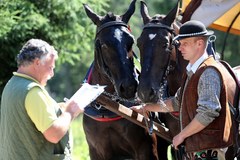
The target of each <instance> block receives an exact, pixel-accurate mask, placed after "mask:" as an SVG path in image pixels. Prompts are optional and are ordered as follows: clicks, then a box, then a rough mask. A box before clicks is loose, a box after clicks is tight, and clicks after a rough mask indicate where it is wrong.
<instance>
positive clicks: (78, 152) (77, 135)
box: [71, 115, 90, 160]
mask: <svg viewBox="0 0 240 160" xmlns="http://www.w3.org/2000/svg"><path fill="white" fill-rule="evenodd" d="M71 130H72V134H73V160H90V157H89V152H88V145H87V141H86V138H85V133H84V130H83V126H82V115H80V116H79V117H78V118H77V119H75V120H74V121H73V122H72V124H71Z"/></svg>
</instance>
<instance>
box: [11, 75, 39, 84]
mask: <svg viewBox="0 0 240 160" xmlns="http://www.w3.org/2000/svg"><path fill="white" fill-rule="evenodd" d="M13 75H14V76H18V77H23V78H26V79H30V80H32V81H34V82H36V83H38V84H39V82H38V81H37V80H36V79H34V78H33V77H31V76H29V75H26V74H23V73H18V72H13Z"/></svg>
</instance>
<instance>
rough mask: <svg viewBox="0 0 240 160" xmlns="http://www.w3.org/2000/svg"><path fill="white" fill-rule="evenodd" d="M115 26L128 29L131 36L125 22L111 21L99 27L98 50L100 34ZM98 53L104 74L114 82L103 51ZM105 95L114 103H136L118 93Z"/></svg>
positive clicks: (96, 42)
mask: <svg viewBox="0 0 240 160" xmlns="http://www.w3.org/2000/svg"><path fill="white" fill-rule="evenodd" d="M113 26H123V27H125V28H127V31H129V34H131V33H130V30H129V26H128V25H127V24H126V23H124V22H121V21H110V22H107V23H104V24H102V25H100V26H99V27H97V32H96V38H95V44H96V47H97V49H99V48H100V45H101V44H98V41H99V39H98V38H97V36H98V34H99V33H100V32H101V31H103V30H104V29H106V28H109V27H113ZM98 52H99V53H98V56H99V59H100V61H101V65H102V67H101V66H100V67H101V68H102V70H103V72H105V74H106V75H107V77H108V78H109V79H110V80H111V81H112V78H111V73H110V71H109V68H108V67H107V65H106V64H105V62H104V60H103V57H102V52H101V51H98ZM112 83H113V81H112ZM103 94H105V95H106V96H108V97H110V98H111V99H112V100H114V101H121V102H130V103H136V101H135V100H128V99H125V98H122V97H119V96H118V95H117V94H116V93H113V94H111V93H108V92H106V91H104V92H103Z"/></svg>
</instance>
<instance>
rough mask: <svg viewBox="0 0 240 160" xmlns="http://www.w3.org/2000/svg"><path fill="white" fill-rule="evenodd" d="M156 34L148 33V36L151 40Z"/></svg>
mask: <svg viewBox="0 0 240 160" xmlns="http://www.w3.org/2000/svg"><path fill="white" fill-rule="evenodd" d="M156 35H157V34H149V35H148V37H149V39H150V40H153V39H154V38H155V37H156Z"/></svg>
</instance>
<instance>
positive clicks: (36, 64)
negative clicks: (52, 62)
mask: <svg viewBox="0 0 240 160" xmlns="http://www.w3.org/2000/svg"><path fill="white" fill-rule="evenodd" d="M40 63H41V60H40V59H39V58H36V59H34V60H33V65H34V67H36V66H39V65H40Z"/></svg>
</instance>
